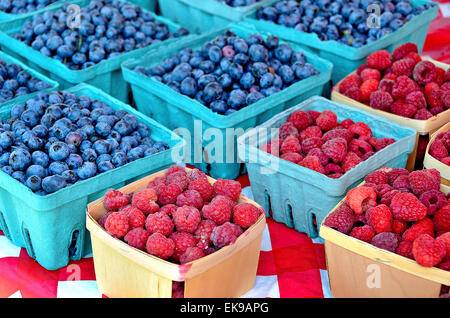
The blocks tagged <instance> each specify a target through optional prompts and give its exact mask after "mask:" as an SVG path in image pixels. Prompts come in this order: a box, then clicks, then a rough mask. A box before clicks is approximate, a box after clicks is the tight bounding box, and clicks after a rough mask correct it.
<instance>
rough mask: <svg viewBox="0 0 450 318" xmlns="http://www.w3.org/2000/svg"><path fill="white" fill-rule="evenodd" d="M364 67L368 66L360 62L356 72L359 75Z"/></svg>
mask: <svg viewBox="0 0 450 318" xmlns="http://www.w3.org/2000/svg"><path fill="white" fill-rule="evenodd" d="M366 68H368V66H367V65H366V64H361V65H360V66H358V68H357V69H356V74H358V75H361V72H362V71H364V70H365V69H366Z"/></svg>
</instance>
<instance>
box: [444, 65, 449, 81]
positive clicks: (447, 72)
mask: <svg viewBox="0 0 450 318" xmlns="http://www.w3.org/2000/svg"><path fill="white" fill-rule="evenodd" d="M444 82H450V68H448V69H447V71H445V74H444Z"/></svg>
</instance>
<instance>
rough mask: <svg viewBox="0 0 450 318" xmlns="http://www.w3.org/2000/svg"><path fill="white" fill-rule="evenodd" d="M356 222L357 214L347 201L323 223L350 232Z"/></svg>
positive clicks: (342, 231)
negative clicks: (355, 214)
mask: <svg viewBox="0 0 450 318" xmlns="http://www.w3.org/2000/svg"><path fill="white" fill-rule="evenodd" d="M354 222H355V216H354V214H353V211H352V209H351V208H350V207H349V206H348V205H347V204H346V203H343V204H342V205H341V206H340V207H338V208H337V209H336V210H334V211H333V212H331V213H330V214H329V215H328V216H327V217H326V218H325V221H324V223H323V224H324V225H325V226H328V227H330V228H333V229H335V230H337V231H339V232H341V233H344V234H348V233H349V232H350V231H351V229H352V227H353V224H354Z"/></svg>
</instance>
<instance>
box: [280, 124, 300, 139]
mask: <svg viewBox="0 0 450 318" xmlns="http://www.w3.org/2000/svg"><path fill="white" fill-rule="evenodd" d="M279 136H280V138H281V139H285V138H287V137H289V136H293V137H295V138H298V136H299V133H298V130H297V128H295V126H294V124H293V123H291V122H290V121H287V122H285V123H284V124H283V125H281V127H280V133H279Z"/></svg>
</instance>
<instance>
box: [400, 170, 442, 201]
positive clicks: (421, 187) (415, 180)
mask: <svg viewBox="0 0 450 318" xmlns="http://www.w3.org/2000/svg"><path fill="white" fill-rule="evenodd" d="M433 170H434V171H433ZM435 172H437V177H436V174H435ZM408 180H409V183H410V184H411V189H412V191H413V192H414V194H415V195H417V196H420V195H421V194H422V193H424V192H426V191H428V190H439V188H440V186H441V177H440V173H439V171H437V170H436V169H427V170H416V171H413V172H411V173H410V174H409V176H408Z"/></svg>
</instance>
